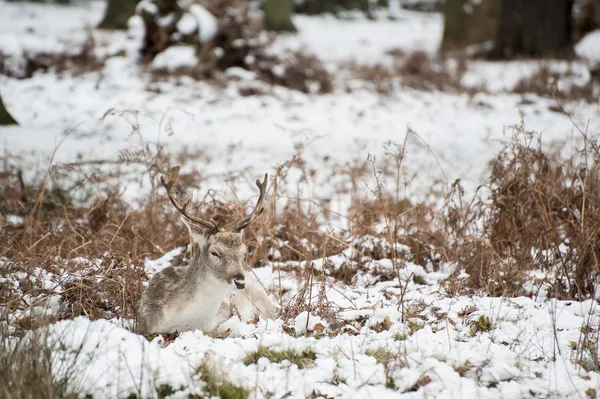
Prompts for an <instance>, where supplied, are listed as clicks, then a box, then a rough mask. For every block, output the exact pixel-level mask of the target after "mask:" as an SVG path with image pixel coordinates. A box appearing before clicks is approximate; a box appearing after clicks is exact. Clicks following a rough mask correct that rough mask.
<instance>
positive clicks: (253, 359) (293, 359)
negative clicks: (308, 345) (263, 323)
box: [244, 346, 317, 369]
mask: <svg viewBox="0 0 600 399" xmlns="http://www.w3.org/2000/svg"><path fill="white" fill-rule="evenodd" d="M261 357H264V358H267V359H269V361H270V362H272V363H281V362H282V361H283V360H288V361H289V362H290V363H292V364H295V365H296V366H298V368H299V369H303V368H306V367H310V366H312V365H313V363H314V361H315V360H316V359H317V354H316V353H315V352H314V351H313V350H311V349H306V350H304V351H302V352H300V353H298V352H296V351H295V350H293V349H286V350H276V349H272V348H267V347H265V346H259V347H258V350H257V351H256V352H251V353H249V354H247V355H246V357H244V364H245V365H246V366H248V365H250V364H255V363H257V362H258V359H260V358H261Z"/></svg>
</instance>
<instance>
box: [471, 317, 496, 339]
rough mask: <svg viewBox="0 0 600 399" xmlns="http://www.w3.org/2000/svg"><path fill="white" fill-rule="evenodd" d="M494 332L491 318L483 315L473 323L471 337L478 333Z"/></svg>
mask: <svg viewBox="0 0 600 399" xmlns="http://www.w3.org/2000/svg"><path fill="white" fill-rule="evenodd" d="M491 330H492V321H491V320H490V318H489V317H487V316H484V315H481V316H479V318H477V319H476V320H473V321H472V322H471V336H472V337H474V336H475V335H477V334H478V333H483V332H488V331H491Z"/></svg>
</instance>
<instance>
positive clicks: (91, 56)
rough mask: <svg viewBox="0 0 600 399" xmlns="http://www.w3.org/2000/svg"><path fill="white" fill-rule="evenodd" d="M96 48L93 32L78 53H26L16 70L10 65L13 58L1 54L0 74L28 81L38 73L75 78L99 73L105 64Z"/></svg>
mask: <svg viewBox="0 0 600 399" xmlns="http://www.w3.org/2000/svg"><path fill="white" fill-rule="evenodd" d="M95 48H96V41H95V40H94V37H93V35H92V32H91V31H88V32H87V33H86V39H85V41H83V43H82V44H81V45H80V47H79V48H78V49H77V50H76V51H64V52H58V53H57V52H46V51H41V52H35V53H25V54H23V59H22V60H21V62H19V63H18V64H19V65H18V67H16V69H15V67H14V66H11V63H9V58H11V57H7V56H5V55H4V54H2V53H1V52H0V74H1V75H6V76H9V77H13V78H18V79H28V78H31V77H32V76H33V75H34V74H35V73H36V72H38V71H42V72H47V71H50V70H51V71H53V72H55V73H57V74H58V75H62V74H65V73H67V72H68V73H70V74H72V75H73V76H79V75H83V74H85V73H88V72H94V71H98V70H100V69H102V68H103V66H104V62H103V61H102V60H101V59H99V58H98V57H97V56H96V53H95ZM12 64H14V62H13V63H12Z"/></svg>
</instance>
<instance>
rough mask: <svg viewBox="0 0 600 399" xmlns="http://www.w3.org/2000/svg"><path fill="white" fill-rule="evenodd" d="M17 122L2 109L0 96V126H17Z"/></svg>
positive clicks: (2, 104)
mask: <svg viewBox="0 0 600 399" xmlns="http://www.w3.org/2000/svg"><path fill="white" fill-rule="evenodd" d="M17 124H18V123H17V121H16V120H14V118H13V117H12V116H11V115H10V114H9V113H8V111H7V110H6V108H4V103H3V102H2V96H1V95H0V126H1V125H17Z"/></svg>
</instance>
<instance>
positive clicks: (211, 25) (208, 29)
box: [189, 4, 219, 43]
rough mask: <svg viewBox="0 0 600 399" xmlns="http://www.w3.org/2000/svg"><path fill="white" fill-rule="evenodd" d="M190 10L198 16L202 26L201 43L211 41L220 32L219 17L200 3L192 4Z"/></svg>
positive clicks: (199, 23)
mask: <svg viewBox="0 0 600 399" xmlns="http://www.w3.org/2000/svg"><path fill="white" fill-rule="evenodd" d="M189 10H190V12H191V13H192V14H193V15H194V17H196V20H197V21H198V26H199V27H200V32H199V33H198V34H199V35H200V43H208V42H210V41H211V40H212V39H213V38H214V37H215V36H216V35H217V33H218V31H219V26H218V24H217V19H216V18H215V16H214V15H212V14H211V13H210V12H209V11H208V10H207V9H206V8H204V7H202V6H201V5H200V4H192V5H191V6H190V7H189Z"/></svg>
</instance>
